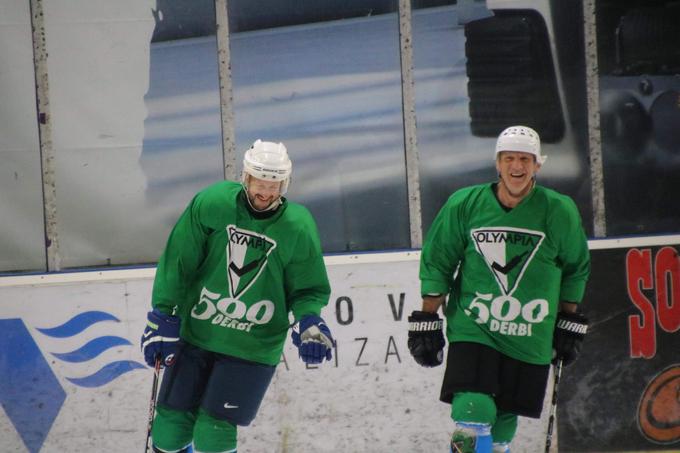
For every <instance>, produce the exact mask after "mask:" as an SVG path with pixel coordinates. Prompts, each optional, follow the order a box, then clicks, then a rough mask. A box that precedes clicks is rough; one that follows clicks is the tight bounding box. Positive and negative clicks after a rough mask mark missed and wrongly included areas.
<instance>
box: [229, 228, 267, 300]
mask: <svg viewBox="0 0 680 453" xmlns="http://www.w3.org/2000/svg"><path fill="white" fill-rule="evenodd" d="M227 233H228V234H229V243H228V246H227V272H228V274H229V292H230V293H231V297H233V298H238V297H239V296H240V295H241V294H243V293H244V292H245V291H246V290H247V289H248V288H250V286H251V285H252V284H253V283H255V281H256V280H257V277H258V276H259V275H260V274H261V273H262V270H263V269H264V267H265V265H266V264H267V257H268V256H269V254H270V253H271V252H272V250H274V249H275V248H276V241H274V240H273V239H271V238H269V237H267V236H265V235H263V234H259V233H255V232H252V231H248V230H243V229H240V228H238V227H237V226H235V225H228V226H227Z"/></svg>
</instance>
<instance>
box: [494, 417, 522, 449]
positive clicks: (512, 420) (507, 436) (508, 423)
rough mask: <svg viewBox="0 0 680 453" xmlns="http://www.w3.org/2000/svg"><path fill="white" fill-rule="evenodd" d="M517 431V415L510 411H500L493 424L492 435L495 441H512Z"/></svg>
mask: <svg viewBox="0 0 680 453" xmlns="http://www.w3.org/2000/svg"><path fill="white" fill-rule="evenodd" d="M516 431H517V415H515V414H511V413H510V412H503V411H499V412H498V417H496V423H494V424H493V426H491V436H492V437H493V441H494V442H498V443H504V442H506V443H510V442H511V441H512V439H513V437H515V432H516Z"/></svg>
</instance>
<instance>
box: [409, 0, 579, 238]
mask: <svg viewBox="0 0 680 453" xmlns="http://www.w3.org/2000/svg"><path fill="white" fill-rule="evenodd" d="M553 3H554V2H553ZM557 3H559V2H557ZM563 3H566V2H563ZM503 8H504V10H503V14H494V13H493V12H492V11H489V10H488V9H487V8H486V6H485V2H481V1H472V0H469V1H458V2H456V5H443V6H437V7H431V8H419V9H417V10H414V15H413V44H414V66H415V93H416V113H417V117H418V147H419V150H420V176H421V197H422V198H421V200H422V210H423V231H424V232H425V233H426V232H427V230H428V228H429V226H430V224H431V223H432V220H434V217H435V216H436V214H437V212H438V211H439V209H440V208H441V207H442V205H443V204H444V203H445V202H446V200H447V198H448V197H449V196H450V195H451V193H453V192H454V191H456V190H457V189H460V188H462V187H464V186H468V185H472V184H481V183H486V182H491V181H494V180H495V179H496V170H495V165H494V149H495V143H496V137H497V136H498V134H499V133H500V132H501V131H502V130H503V129H505V128H506V127H508V126H512V125H517V124H522V125H527V126H530V127H533V128H534V129H536V130H537V131H538V132H539V134H540V135H541V138H542V153H543V154H546V155H548V160H547V162H546V163H545V165H544V166H543V167H542V168H541V170H540V172H539V174H538V176H537V181H538V183H539V184H542V185H544V186H547V187H550V188H553V189H556V190H558V191H560V192H562V193H565V194H567V195H569V196H571V197H572V198H573V199H574V200H575V201H576V203H577V204H578V206H579V210H580V212H581V215H582V217H583V222H584V226H585V228H586V231H587V232H588V233H589V234H590V232H591V231H592V226H591V224H592V220H591V219H592V214H591V211H592V210H591V203H590V174H589V166H588V153H587V148H586V125H585V118H586V115H585V91H584V89H583V88H582V87H583V83H584V69H583V63H582V61H581V60H579V59H578V54H577V53H576V52H577V51H578V50H579V49H582V47H579V45H578V41H579V36H582V34H583V32H582V28H581V25H580V24H581V22H580V18H579V17H578V14H577V13H578V11H573V10H578V9H575V8H571V10H569V8H563V7H561V6H559V5H557V6H555V7H554V8H560V11H559V12H556V13H559V16H560V21H561V22H560V23H559V24H557V23H553V22H552V20H551V19H550V18H551V17H552V16H555V14H551V12H550V10H545V11H537V10H531V11H527V10H523V9H513V7H512V2H507V5H506V6H503ZM562 10H564V11H562ZM566 37H568V39H566ZM553 46H554V47H553ZM552 49H556V52H553V51H552ZM581 51H582V50H581Z"/></svg>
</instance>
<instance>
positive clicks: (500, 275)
mask: <svg viewBox="0 0 680 453" xmlns="http://www.w3.org/2000/svg"><path fill="white" fill-rule="evenodd" d="M470 234H471V236H472V240H473V241H474V243H475V247H476V248H477V251H478V252H479V254H480V255H482V257H483V258H484V261H485V262H486V265H487V266H489V270H491V273H492V274H493V276H494V278H495V279H496V282H497V283H498V286H499V287H500V289H501V291H502V292H503V294H505V295H511V294H512V293H513V292H514V291H515V289H516V288H517V285H518V283H519V282H520V280H522V276H523V275H524V271H525V270H526V268H527V266H528V265H529V263H530V262H531V260H532V259H533V257H534V255H535V254H536V252H537V251H538V248H539V246H540V245H541V243H542V242H543V239H544V238H545V234H544V233H543V232H541V231H532V230H525V229H521V228H510V227H489V228H477V229H474V230H472V231H471V232H470Z"/></svg>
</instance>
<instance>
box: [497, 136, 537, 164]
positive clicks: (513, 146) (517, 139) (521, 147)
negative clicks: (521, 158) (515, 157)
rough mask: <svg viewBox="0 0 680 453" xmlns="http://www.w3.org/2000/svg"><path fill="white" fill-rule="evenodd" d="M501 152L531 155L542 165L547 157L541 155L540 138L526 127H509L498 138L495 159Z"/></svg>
mask: <svg viewBox="0 0 680 453" xmlns="http://www.w3.org/2000/svg"><path fill="white" fill-rule="evenodd" d="M503 151H516V152H522V153H529V154H533V155H534V157H536V162H537V163H538V164H539V165H542V164H543V163H544V162H545V161H546V159H547V158H548V156H544V155H541V138H540V137H539V136H538V133H537V132H536V131H535V130H533V129H532V128H530V127H527V126H510V127H508V128H506V129H505V130H504V131H503V132H501V133H500V135H499V136H498V140H497V141H496V153H495V157H496V158H498V153H500V152H503Z"/></svg>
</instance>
